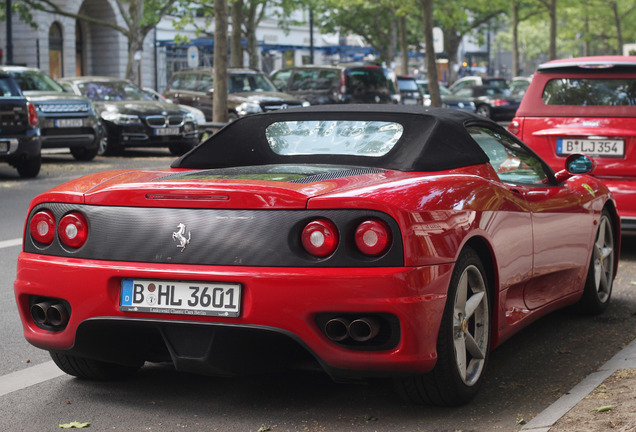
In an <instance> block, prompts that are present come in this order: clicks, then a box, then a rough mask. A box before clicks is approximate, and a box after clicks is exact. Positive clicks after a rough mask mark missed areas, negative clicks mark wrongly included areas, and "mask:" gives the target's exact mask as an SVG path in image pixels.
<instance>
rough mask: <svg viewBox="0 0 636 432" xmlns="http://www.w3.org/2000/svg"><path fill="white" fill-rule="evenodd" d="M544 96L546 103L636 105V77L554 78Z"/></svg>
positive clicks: (546, 87) (548, 84)
mask: <svg viewBox="0 0 636 432" xmlns="http://www.w3.org/2000/svg"><path fill="white" fill-rule="evenodd" d="M542 98H543V102H545V104H546V105H577V106H636V79H633V78H621V79H611V78H559V79H552V80H550V81H548V83H547V84H546V86H545V89H544V90H543V95H542Z"/></svg>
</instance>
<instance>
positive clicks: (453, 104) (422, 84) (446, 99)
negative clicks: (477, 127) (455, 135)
mask: <svg viewBox="0 0 636 432" xmlns="http://www.w3.org/2000/svg"><path fill="white" fill-rule="evenodd" d="M417 85H418V87H419V88H420V90H421V91H422V93H423V94H424V106H431V95H430V93H429V91H428V81H425V80H417ZM439 95H440V98H441V99H442V108H450V109H457V110H460V111H466V112H471V113H474V112H475V102H473V101H472V98H470V97H459V96H454V95H453V94H452V93H451V92H450V91H449V90H448V89H447V88H446V87H444V86H443V85H441V84H440V85H439Z"/></svg>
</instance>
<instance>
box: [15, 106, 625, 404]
mask: <svg viewBox="0 0 636 432" xmlns="http://www.w3.org/2000/svg"><path fill="white" fill-rule="evenodd" d="M592 168H593V163H592V161H591V160H590V159H589V158H588V157H587V156H584V155H572V156H570V157H569V159H568V163H567V170H561V171H559V172H557V173H555V172H553V171H552V169H550V168H549V167H548V165H547V164H546V163H545V162H543V161H542V160H541V159H540V158H539V157H538V156H536V155H535V153H534V152H532V151H531V150H530V149H529V148H527V147H526V146H525V145H524V144H523V143H522V142H521V141H519V140H518V139H516V138H515V137H514V136H513V135H512V134H510V133H508V132H507V131H506V130H505V129H504V128H503V127H501V126H499V125H498V124H496V123H493V122H491V121H489V120H487V119H484V118H483V117H479V116H476V115H474V114H469V113H465V112H462V111H459V110H442V109H430V108H424V107H416V106H405V105H399V106H394V105H329V106H317V107H309V108H300V109H290V110H280V111H275V112H270V113H264V114H257V115H253V116H245V117H241V118H239V119H238V120H236V121H234V122H232V123H230V124H229V125H228V126H226V127H225V128H223V129H222V130H220V131H219V132H217V133H216V134H215V135H213V136H212V137H211V138H210V139H208V140H207V141H205V142H203V143H202V144H201V145H199V146H197V147H196V148H195V149H193V150H192V151H191V152H189V153H187V154H185V155H183V156H182V157H181V158H179V159H178V160H176V161H175V162H173V163H172V165H171V168H170V169H168V168H166V169H160V170H157V171H148V170H133V169H127V170H122V169H119V170H116V171H110V172H104V173H98V174H92V175H89V176H86V177H82V178H79V179H76V180H73V181H71V182H69V183H66V184H65V185H62V186H58V187H56V188H55V189H54V190H53V191H51V192H45V193H44V194H42V195H39V196H37V197H36V198H34V200H33V201H32V203H31V207H30V209H29V211H28V217H27V220H26V232H25V235H24V245H23V251H22V252H21V253H20V255H19V257H18V268H17V280H16V281H15V284H14V287H15V294H16V300H17V305H18V308H19V311H20V316H21V319H22V323H23V328H24V335H25V336H26V339H27V340H28V341H29V342H30V343H32V344H33V345H35V346H36V347H39V348H42V349H44V350H48V351H50V353H51V356H52V358H53V360H54V361H55V363H56V364H57V365H58V366H59V367H60V368H61V369H62V370H63V371H65V372H66V373H68V374H70V375H74V376H78V377H81V378H86V379H113V378H121V377H125V376H128V375H130V374H132V373H134V372H135V371H136V370H137V369H139V368H140V367H141V366H142V365H143V364H144V362H146V361H150V362H172V363H173V364H174V365H175V367H176V369H177V370H180V371H189V372H196V373H205V374H213V375H223V376H230V375H234V374H241V373H254V372H258V371H263V370H266V369H268V368H287V367H294V366H304V367H307V366H308V365H311V364H313V365H315V366H316V367H322V368H323V369H324V370H325V371H326V372H327V373H328V374H330V375H331V376H333V377H334V378H337V379H354V378H355V379H360V378H368V377H377V376H384V377H393V378H394V380H395V384H396V386H397V387H398V389H399V390H400V393H401V394H402V395H403V396H404V397H405V398H406V399H407V400H410V401H412V402H415V403H430V404H437V405H457V404H462V403H466V402H467V401H469V400H470V399H471V398H472V397H473V396H474V395H475V394H476V392H477V391H478V389H479V387H480V385H481V383H482V382H483V379H484V376H485V374H486V368H487V364H488V358H489V352H490V350H491V349H492V348H495V347H496V346H498V345H499V344H501V343H502V342H503V341H504V340H506V339H508V338H509V337H510V336H511V335H512V334H513V333H515V332H517V331H519V330H520V329H522V328H523V327H525V326H527V325H528V324H530V323H532V322H534V321H535V320H536V319H538V318H539V317H541V316H542V315H546V314H548V313H550V312H552V311H554V310H556V309H558V308H562V307H565V306H568V305H572V304H576V305H577V306H578V307H579V308H580V309H581V310H583V311H585V312H588V313H600V312H602V311H603V310H605V309H606V308H607V306H608V304H609V302H610V297H611V292H612V282H613V280H614V275H615V272H616V269H617V265H618V254H619V249H620V228H619V223H618V219H617V214H616V208H615V203H614V201H613V199H612V197H611V194H610V192H609V191H608V189H607V188H606V187H605V186H604V185H603V184H602V183H601V182H600V181H598V180H597V179H595V178H594V177H590V176H587V175H584V174H585V173H588V172H589V171H590V170H591V169H592ZM564 203H565V205H564ZM69 275H72V277H70V276H69Z"/></svg>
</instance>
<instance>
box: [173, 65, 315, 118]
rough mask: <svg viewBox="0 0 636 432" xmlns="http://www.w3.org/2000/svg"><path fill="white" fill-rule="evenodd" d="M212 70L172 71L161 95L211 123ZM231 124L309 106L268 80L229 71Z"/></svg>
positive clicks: (257, 74) (247, 72)
mask: <svg viewBox="0 0 636 432" xmlns="http://www.w3.org/2000/svg"><path fill="white" fill-rule="evenodd" d="M213 94H214V71H213V69H211V68H204V69H196V70H184V71H179V72H175V73H174V74H173V75H172V77H171V78H170V81H169V82H168V86H167V87H166V90H165V91H164V96H166V97H167V98H168V99H171V100H172V101H174V102H176V103H180V104H184V105H190V106H193V107H195V108H197V109H200V110H201V111H203V113H204V114H205V118H206V119H207V120H208V121H212V102H213ZM227 105H228V109H229V113H228V116H229V119H230V121H232V120H236V119H237V118H239V117H242V116H244V115H247V114H255V113H260V112H267V111H275V110H279V109H285V108H293V107H300V106H307V105H309V104H308V103H307V102H306V101H303V100H301V99H298V98H296V97H294V96H291V95H289V94H286V93H282V92H280V91H278V89H277V88H276V86H275V85H274V84H273V83H272V82H271V81H270V79H269V77H268V76H267V75H265V74H263V73H262V72H258V71H255V70H251V69H234V68H229V69H228V97H227Z"/></svg>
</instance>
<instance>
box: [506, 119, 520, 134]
mask: <svg viewBox="0 0 636 432" xmlns="http://www.w3.org/2000/svg"><path fill="white" fill-rule="evenodd" d="M508 131H509V132H510V133H512V134H514V135H516V136H519V134H520V133H521V124H519V121H518V120H517V119H512V121H511V122H510V124H509V125H508Z"/></svg>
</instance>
